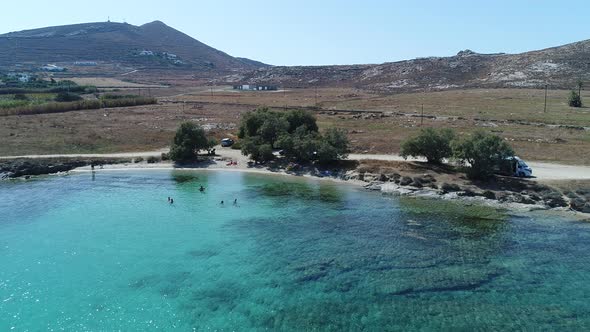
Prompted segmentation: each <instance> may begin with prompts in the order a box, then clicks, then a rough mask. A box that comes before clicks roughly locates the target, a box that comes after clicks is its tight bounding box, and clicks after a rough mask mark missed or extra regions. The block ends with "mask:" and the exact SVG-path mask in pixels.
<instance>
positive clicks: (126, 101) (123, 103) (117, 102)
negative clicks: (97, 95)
mask: <svg viewBox="0 0 590 332" xmlns="http://www.w3.org/2000/svg"><path fill="white" fill-rule="evenodd" d="M101 102H102V105H103V107H110V108H116V107H130V106H140V105H150V104H157V103H158V100H157V99H156V98H149V97H137V98H123V99H103V100H102V101H101Z"/></svg>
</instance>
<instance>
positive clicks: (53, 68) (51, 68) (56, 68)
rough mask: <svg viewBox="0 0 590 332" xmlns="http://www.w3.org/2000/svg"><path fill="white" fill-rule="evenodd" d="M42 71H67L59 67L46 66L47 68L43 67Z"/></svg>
mask: <svg viewBox="0 0 590 332" xmlns="http://www.w3.org/2000/svg"><path fill="white" fill-rule="evenodd" d="M41 70H44V71H65V70H66V69H65V68H64V67H59V66H56V65H45V66H43V67H41Z"/></svg>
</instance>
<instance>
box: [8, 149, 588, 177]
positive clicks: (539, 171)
mask: <svg viewBox="0 0 590 332" xmlns="http://www.w3.org/2000/svg"><path fill="white" fill-rule="evenodd" d="M162 152H168V149H160V150H157V151H146V152H127V153H106V154H54V155H27V156H0V160H2V159H16V158H31V159H39V158H134V157H142V158H147V157H151V156H154V157H159V156H160V155H161V154H162ZM217 154H219V155H220V156H221V157H225V158H229V159H233V160H235V161H238V163H239V165H240V167H244V166H243V165H245V164H246V162H247V161H248V159H247V158H246V157H245V156H243V155H242V154H241V153H240V151H239V150H232V149H229V148H222V147H219V146H218V147H217ZM348 159H352V160H367V159H374V160H385V161H404V158H402V157H400V156H399V155H386V154H350V155H349V156H348ZM408 160H414V161H415V160H418V161H420V160H423V159H408ZM527 163H528V164H529V166H531V168H532V169H533V175H534V176H535V179H536V180H539V181H558V180H589V179H590V166H581V165H580V166H574V165H561V164H552V163H544V162H532V161H531V162H528V161H527Z"/></svg>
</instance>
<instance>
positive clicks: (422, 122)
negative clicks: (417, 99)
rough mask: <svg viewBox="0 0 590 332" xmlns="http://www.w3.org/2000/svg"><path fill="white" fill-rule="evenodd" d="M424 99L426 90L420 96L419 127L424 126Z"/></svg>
mask: <svg viewBox="0 0 590 332" xmlns="http://www.w3.org/2000/svg"><path fill="white" fill-rule="evenodd" d="M424 99H426V88H424V93H423V94H422V114H421V115H420V127H422V125H423V124H424Z"/></svg>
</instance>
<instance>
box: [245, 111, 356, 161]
mask: <svg viewBox="0 0 590 332" xmlns="http://www.w3.org/2000/svg"><path fill="white" fill-rule="evenodd" d="M238 137H239V138H240V139H241V150H242V153H243V154H244V155H250V157H251V158H252V159H254V160H256V161H268V160H271V159H273V158H274V154H273V150H275V149H281V150H282V154H283V155H284V156H285V157H286V158H288V159H291V160H295V161H298V162H309V161H318V162H320V163H329V162H332V161H336V160H339V159H342V158H346V156H347V155H348V151H349V142H348V138H347V136H346V133H345V132H344V131H342V130H339V129H335V128H331V129H328V130H326V131H325V132H324V133H323V134H322V133H320V132H319V131H318V126H317V123H316V119H315V117H314V116H313V114H311V113H310V112H306V111H301V110H293V111H288V112H275V111H271V110H269V109H268V108H259V109H257V110H255V111H253V112H250V113H247V114H246V115H245V116H244V117H243V118H242V122H241V124H240V129H239V133H238Z"/></svg>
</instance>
